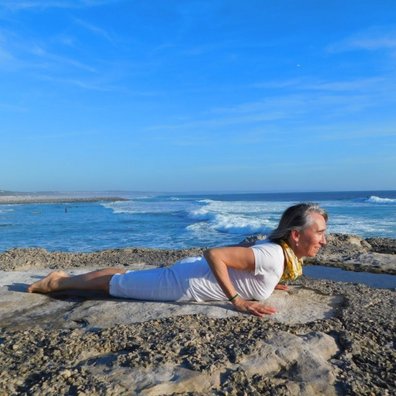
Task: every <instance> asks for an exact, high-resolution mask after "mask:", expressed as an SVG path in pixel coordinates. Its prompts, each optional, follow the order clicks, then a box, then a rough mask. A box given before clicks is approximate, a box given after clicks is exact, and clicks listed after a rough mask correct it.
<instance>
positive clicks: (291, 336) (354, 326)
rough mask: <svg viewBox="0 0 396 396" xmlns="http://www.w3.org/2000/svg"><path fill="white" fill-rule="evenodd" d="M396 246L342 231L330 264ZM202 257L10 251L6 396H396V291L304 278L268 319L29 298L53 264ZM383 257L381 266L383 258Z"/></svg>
mask: <svg viewBox="0 0 396 396" xmlns="http://www.w3.org/2000/svg"><path fill="white" fill-rule="evenodd" d="M392 241H393V240H390V241H377V240H376V241H375V242H376V243H377V244H375V243H373V241H369V240H362V239H360V238H357V239H356V238H355V237H353V236H347V237H345V236H335V237H334V239H333V240H331V241H330V243H329V245H328V247H327V248H326V249H328V250H327V252H323V256H322V258H320V260H325V261H326V264H327V263H328V261H329V258H331V257H332V258H334V263H335V264H334V265H336V266H338V265H343V262H342V260H345V261H347V260H348V259H351V260H352V259H354V260H358V258H361V257H365V256H354V255H367V254H368V255H372V254H379V255H387V256H392V255H394V251H393V252H392V250H391V249H392V243H389V242H392ZM373 246H374V247H373ZM380 250H381V251H380ZM200 252H201V251H200V250H199V249H195V250H186V251H164V250H154V249H123V250H111V251H103V252H96V253H91V254H69V253H49V252H47V251H45V250H41V249H28V250H20V249H15V250H11V251H8V252H5V253H2V254H0V301H1V304H0V367H1V368H2V369H1V370H0V394H1V395H2V394H5V395H19V394H27V395H43V394H45V395H81V396H82V395H135V394H137V395H171V394H183V395H184V394H188V395H244V394H246V395H297V394H298V395H315V396H316V395H393V394H395V393H396V386H395V384H396V373H395V365H394V362H395V361H396V353H395V349H394V344H395V322H396V320H395V319H396V314H395V312H396V309H395V305H396V304H395V291H394V290H386V289H372V288H369V287H366V286H363V285H359V284H348V283H341V282H332V281H324V280H312V279H309V278H306V277H302V278H301V279H300V280H298V281H297V282H295V283H294V284H293V285H291V288H290V291H289V292H282V291H276V292H275V293H274V294H273V295H272V296H271V298H270V299H269V300H268V301H267V303H268V304H271V305H273V306H275V307H276V308H277V309H278V313H277V314H275V315H273V316H271V317H265V318H264V319H260V318H255V317H253V316H247V315H244V314H241V313H237V312H235V311H234V310H232V307H231V306H230V304H228V303H205V304H198V303H191V304H190V303H189V304H174V303H149V302H135V301H126V300H116V299H108V298H106V299H104V298H103V296H100V295H81V296H75V297H71V296H67V295H65V294H63V295H57V296H53V297H49V296H42V295H30V294H27V293H25V289H26V286H27V284H28V283H30V282H31V281H33V280H36V279H38V278H40V277H42V276H44V275H45V274H46V273H48V271H50V269H51V268H57V267H58V268H67V269H68V270H69V271H73V272H76V273H78V272H82V271H85V270H88V269H89V268H92V267H95V268H98V267H103V266H110V265H111V266H122V267H129V266H130V265H131V263H136V264H137V268H143V267H144V266H145V265H160V264H164V265H167V264H170V263H172V262H174V261H176V260H177V259H180V258H183V257H185V256H188V255H197V254H199V253H200ZM345 252H348V254H349V255H347V253H345ZM325 254H326V255H327V256H325ZM340 257H344V258H343V259H341V258H340ZM353 257H356V258H353ZM375 257H379V258H378V260H379V261H380V263H379V265H380V267H381V266H382V261H383V256H375ZM336 258H337V260H338V259H339V260H340V261H339V262H338V261H336ZM369 258H370V260H372V259H373V256H369ZM320 260H319V263H320V264H322V265H323V264H324V263H323V262H322V261H320ZM381 260H382V261H381ZM337 263H338V264H337ZM340 263H341V264H340ZM357 264H359V263H357ZM361 265H362V264H361ZM386 265H388V264H386ZM131 268H132V267H131ZM133 268H136V267H133ZM362 268H365V269H366V270H368V269H369V270H371V269H372V268H374V267H373V264H372V263H371V264H370V265H362ZM381 268H385V267H381ZM386 268H387V267H386ZM388 271H390V272H391V273H392V268H391V269H390V270H389V268H388Z"/></svg>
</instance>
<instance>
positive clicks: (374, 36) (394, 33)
mask: <svg viewBox="0 0 396 396" xmlns="http://www.w3.org/2000/svg"><path fill="white" fill-rule="evenodd" d="M394 49H396V30H395V28H394V27H390V28H385V27H381V28H372V29H368V30H367V31H365V32H359V33H356V34H354V35H351V36H349V37H346V38H345V39H343V40H341V41H338V42H336V43H333V44H330V45H328V46H327V48H326V51H327V52H330V53H337V52H347V51H354V50H366V51H375V50H394Z"/></svg>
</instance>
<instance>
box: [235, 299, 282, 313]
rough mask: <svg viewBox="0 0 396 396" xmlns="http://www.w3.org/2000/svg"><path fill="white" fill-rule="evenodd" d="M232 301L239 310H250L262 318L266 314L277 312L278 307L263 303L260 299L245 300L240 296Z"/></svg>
mask: <svg viewBox="0 0 396 396" xmlns="http://www.w3.org/2000/svg"><path fill="white" fill-rule="evenodd" d="M232 303H233V304H234V307H235V308H236V309H237V310H238V311H240V312H249V313H251V314H252V315H254V316H259V317H260V318H261V317H262V316H264V315H272V314H274V313H275V312H276V309H275V308H273V307H269V306H268V305H264V304H261V303H260V302H258V301H250V300H244V299H242V298H240V297H238V298H237V299H236V300H234V301H233V302H232Z"/></svg>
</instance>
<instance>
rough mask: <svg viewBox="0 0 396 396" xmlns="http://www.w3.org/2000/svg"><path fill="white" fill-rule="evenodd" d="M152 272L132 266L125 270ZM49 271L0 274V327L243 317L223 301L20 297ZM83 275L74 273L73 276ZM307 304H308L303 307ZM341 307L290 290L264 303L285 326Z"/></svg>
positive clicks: (88, 326)
mask: <svg viewBox="0 0 396 396" xmlns="http://www.w3.org/2000/svg"><path fill="white" fill-rule="evenodd" d="M144 268H152V267H151V266H139V267H138V268H136V266H132V267H129V269H144ZM49 272H50V271H48V270H47V271H40V272H37V271H30V272H19V271H18V272H1V271H0V300H1V302H2V304H1V306H0V323H2V325H3V326H4V327H10V326H13V327H14V328H16V327H18V328H20V329H22V328H23V327H26V326H30V324H31V323H32V322H36V323H37V322H38V323H41V324H44V323H46V324H49V323H50V324H51V327H52V328H54V327H56V326H58V327H64V328H72V327H73V328H74V327H80V326H81V324H83V325H84V327H85V328H86V330H91V329H96V328H105V327H111V326H114V325H115V324H119V323H121V324H132V323H138V322H144V321H148V320H152V319H160V318H168V317H172V316H180V315H189V314H191V313H194V314H204V315H206V316H208V317H214V318H224V317H229V316H244V314H242V313H239V312H237V311H235V310H233V309H232V305H231V304H230V303H228V302H221V301H218V302H211V303H176V302H174V303H169V302H168V303H165V302H149V301H131V300H122V299H109V298H107V299H104V297H103V296H101V295H98V294H96V295H95V294H92V293H91V294H87V293H81V296H80V297H78V296H76V293H73V296H70V294H69V296H68V294H67V293H65V292H63V293H58V294H57V295H56V296H55V298H53V297H49V296H46V295H42V294H28V293H26V292H25V291H26V287H27V285H29V284H31V283H33V282H34V281H35V280H37V279H38V278H42V277H43V276H44V275H46V274H48V273H49ZM82 272H85V271H81V270H74V271H73V272H72V273H73V274H79V273H82ZM308 301H309V304H307V302H308ZM341 302H342V298H341V297H338V296H324V295H322V294H321V293H318V292H315V291H313V290H309V289H306V288H301V287H298V286H294V287H290V290H289V291H287V292H284V291H278V290H276V291H275V292H274V293H273V295H272V296H271V297H270V298H269V299H268V300H266V303H268V304H269V305H271V306H273V307H275V308H276V309H277V313H276V314H275V315H273V316H272V317H271V318H272V319H273V320H275V321H279V322H282V323H287V324H295V323H305V322H310V321H312V320H316V319H324V318H329V317H332V316H333V315H334V313H335V310H336V309H337V307H338V306H339V304H340V303H341Z"/></svg>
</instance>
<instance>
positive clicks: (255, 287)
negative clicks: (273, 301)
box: [171, 241, 285, 301]
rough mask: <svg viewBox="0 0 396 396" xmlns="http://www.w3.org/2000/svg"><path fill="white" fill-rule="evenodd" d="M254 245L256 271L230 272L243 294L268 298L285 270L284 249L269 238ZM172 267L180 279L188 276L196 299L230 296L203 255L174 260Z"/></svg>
mask: <svg viewBox="0 0 396 396" xmlns="http://www.w3.org/2000/svg"><path fill="white" fill-rule="evenodd" d="M251 249H252V250H253V253H254V257H255V271H254V272H249V271H240V270H236V269H233V268H229V269H228V272H229V274H230V278H231V281H232V283H233V285H234V287H235V289H236V291H237V293H238V294H239V295H240V296H241V297H242V298H244V299H254V300H265V299H266V298H268V297H269V296H270V295H271V294H272V292H273V291H274V289H275V286H276V285H277V284H278V283H279V281H280V278H281V276H282V274H283V268H284V259H285V258H284V255H283V250H282V248H281V246H279V245H278V244H276V243H272V242H269V241H259V242H258V243H257V244H256V245H254V246H252V247H251ZM186 264H187V265H186ZM171 268H172V271H174V273H175V275H176V276H178V277H180V278H179V279H189V281H188V282H189V287H188V289H189V290H188V291H189V293H188V294H190V295H191V296H192V297H193V298H194V300H196V301H210V300H226V299H227V298H226V296H225V294H224V292H223V290H222V289H221V287H220V285H219V284H218V282H217V280H216V278H215V276H214V274H213V272H212V270H211V269H210V266H209V264H208V263H207V261H206V260H205V258H204V257H189V258H187V259H184V260H181V261H179V262H177V263H175V264H174V265H173V266H172V267H171ZM181 300H183V299H181ZM179 301H180V300H179Z"/></svg>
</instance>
